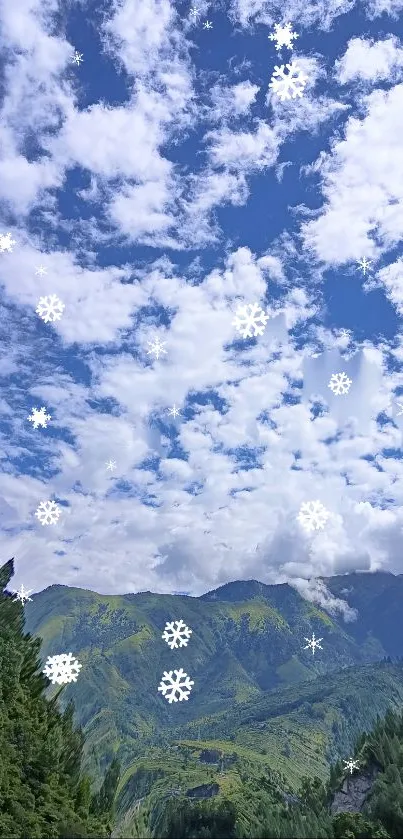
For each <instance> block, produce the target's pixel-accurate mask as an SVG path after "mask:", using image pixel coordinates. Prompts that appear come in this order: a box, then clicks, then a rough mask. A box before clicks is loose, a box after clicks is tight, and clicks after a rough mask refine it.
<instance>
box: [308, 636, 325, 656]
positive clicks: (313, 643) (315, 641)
mask: <svg viewBox="0 0 403 839" xmlns="http://www.w3.org/2000/svg"><path fill="white" fill-rule="evenodd" d="M305 641H308V643H307V645H306V647H304V650H309V649H310V650H312V655H315V649H316V647H317V648H318V650H323V647H321V645H320V643H319V641H323V638H315V633H314V632H312V638H305Z"/></svg>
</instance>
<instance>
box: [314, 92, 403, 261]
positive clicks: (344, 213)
mask: <svg viewBox="0 0 403 839" xmlns="http://www.w3.org/2000/svg"><path fill="white" fill-rule="evenodd" d="M363 106H364V107H365V110H366V114H365V116H364V117H363V118H362V119H360V118H358V117H350V118H349V119H348V121H347V124H346V128H345V139H343V140H335V141H334V142H333V145H332V150H331V152H330V153H329V154H325V153H322V154H321V155H320V156H319V158H318V159H317V161H316V163H315V165H314V166H313V167H312V172H315V173H319V175H320V176H321V178H322V184H323V186H322V192H323V194H324V196H325V199H326V203H325V205H324V206H323V208H322V210H320V211H318V213H317V216H318V217H317V218H315V219H314V220H311V221H308V222H307V223H305V224H303V225H302V233H303V237H304V241H305V247H306V248H308V249H309V250H310V251H312V252H314V253H315V254H316V256H317V258H318V259H320V260H323V261H324V262H326V263H328V264H330V265H342V264H343V263H346V262H349V261H356V260H359V259H361V258H362V257H363V256H366V257H367V258H368V259H371V258H374V257H375V258H376V257H377V255H378V253H379V252H381V251H382V250H383V249H387V248H390V247H393V245H396V244H397V243H398V242H399V241H400V239H401V231H402V226H403V149H402V145H401V143H400V136H401V134H402V131H403V85H401V84H399V85H396V86H395V87H393V88H392V89H391V90H389V91H381V90H376V91H373V92H372V93H371V94H369V95H368V96H366V97H365V98H364V99H363Z"/></svg>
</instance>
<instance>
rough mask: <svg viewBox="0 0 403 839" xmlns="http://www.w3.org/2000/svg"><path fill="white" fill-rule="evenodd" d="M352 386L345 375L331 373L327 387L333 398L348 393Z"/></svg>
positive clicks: (351, 382) (350, 380)
mask: <svg viewBox="0 0 403 839" xmlns="http://www.w3.org/2000/svg"><path fill="white" fill-rule="evenodd" d="M352 384H353V381H352V379H349V378H348V376H347V374H346V373H333V374H332V376H331V378H330V382H329V384H328V387H330V390H331V391H332V392H333V393H334V395H335V396H341V395H342V394H343V395H345V394H346V393H348V392H349V390H350V387H351V385H352Z"/></svg>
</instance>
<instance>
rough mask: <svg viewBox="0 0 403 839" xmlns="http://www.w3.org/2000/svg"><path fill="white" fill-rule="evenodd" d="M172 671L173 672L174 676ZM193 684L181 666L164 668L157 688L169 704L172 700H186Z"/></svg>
mask: <svg viewBox="0 0 403 839" xmlns="http://www.w3.org/2000/svg"><path fill="white" fill-rule="evenodd" d="M173 673H175V677H174V676H173ZM193 685H194V682H192V680H191V679H190V678H189V676H188V674H187V673H185V672H184V670H183V669H182V667H181V668H180V670H168V671H166V670H165V671H164V674H163V676H162V679H161V682H160V684H159V687H158V690H159V691H161V693H162V695H163V696H164V697H165V699H167V700H168V702H169V704H171V703H172V702H178V701H179V702H182V699H185V700H186V701H187V700H188V699H189V693H190V691H191V690H192V687H193Z"/></svg>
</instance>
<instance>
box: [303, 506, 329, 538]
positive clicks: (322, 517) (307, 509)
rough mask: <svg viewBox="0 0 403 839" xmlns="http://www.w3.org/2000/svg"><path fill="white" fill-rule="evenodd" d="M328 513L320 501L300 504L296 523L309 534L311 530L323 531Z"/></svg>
mask: <svg viewBox="0 0 403 839" xmlns="http://www.w3.org/2000/svg"><path fill="white" fill-rule="evenodd" d="M329 516H330V513H329V512H328V510H326V507H324V506H323V504H321V502H320V501H306V502H305V503H304V504H301V509H300V511H299V514H298V516H297V521H299V522H300V524H302V526H303V527H304V528H305V530H306V531H307V532H308V533H310V532H311V531H312V530H323V528H324V526H325V524H326V522H327V520H328V518H329Z"/></svg>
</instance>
